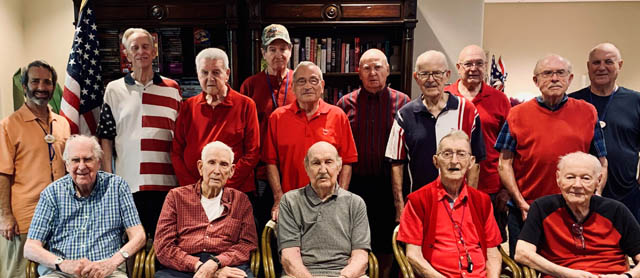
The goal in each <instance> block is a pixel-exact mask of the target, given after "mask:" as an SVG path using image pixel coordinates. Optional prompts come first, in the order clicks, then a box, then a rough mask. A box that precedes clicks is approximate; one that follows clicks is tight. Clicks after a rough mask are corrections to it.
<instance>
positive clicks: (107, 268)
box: [82, 259, 118, 278]
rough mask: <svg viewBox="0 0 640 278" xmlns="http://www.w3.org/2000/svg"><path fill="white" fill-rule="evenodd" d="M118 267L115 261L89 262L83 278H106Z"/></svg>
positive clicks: (83, 272)
mask: <svg viewBox="0 0 640 278" xmlns="http://www.w3.org/2000/svg"><path fill="white" fill-rule="evenodd" d="M117 268H118V265H117V264H116V262H114V260H112V259H108V260H104V261H100V262H89V263H88V264H86V265H85V266H84V269H82V277H86V278H104V277H107V276H109V275H111V274H112V273H113V272H114V271H115V270H116V269H117Z"/></svg>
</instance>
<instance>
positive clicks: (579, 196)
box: [516, 152, 640, 278]
mask: <svg viewBox="0 0 640 278" xmlns="http://www.w3.org/2000/svg"><path fill="white" fill-rule="evenodd" d="M601 167H602V166H601V164H600V162H599V161H598V159H597V158H595V157H594V156H593V155H589V154H586V153H583V152H574V153H570V154H567V155H565V156H563V157H561V158H560V162H559V163H558V170H557V171H556V182H557V184H558V188H559V189H560V192H561V193H562V194H555V195H550V196H545V197H542V198H539V199H537V200H535V201H534V202H533V203H532V204H531V207H530V209H529V216H528V217H527V221H526V222H525V224H524V228H523V229H522V232H521V233H520V239H519V240H518V246H517V248H516V260H518V261H519V262H521V263H523V264H526V265H529V266H531V267H532V268H535V269H537V270H539V271H541V272H542V273H545V274H546V275H543V277H552V276H553V277H592V278H598V277H621V278H628V277H631V278H633V277H640V267H639V266H638V265H637V264H636V266H635V267H634V268H633V269H631V270H629V263H628V260H627V257H626V256H629V257H631V258H633V259H634V260H635V261H636V262H637V261H639V260H640V225H638V222H636V221H635V219H634V216H633V215H632V214H631V212H630V211H629V209H627V208H626V207H625V206H624V205H623V204H622V203H620V202H618V201H615V200H612V199H609V198H603V197H600V196H594V192H595V191H596V188H597V187H598V183H599V182H600V180H601V179H602V169H601Z"/></svg>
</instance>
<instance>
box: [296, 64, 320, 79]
mask: <svg viewBox="0 0 640 278" xmlns="http://www.w3.org/2000/svg"><path fill="white" fill-rule="evenodd" d="M301 67H305V68H314V67H315V68H316V69H317V72H318V73H319V74H320V80H324V79H323V77H322V70H320V67H318V66H317V65H316V64H314V63H313V62H310V61H302V62H300V63H299V64H298V65H297V66H296V69H294V70H293V80H295V79H296V75H297V74H298V69H299V68H301Z"/></svg>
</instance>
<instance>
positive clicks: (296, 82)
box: [293, 76, 322, 86]
mask: <svg viewBox="0 0 640 278" xmlns="http://www.w3.org/2000/svg"><path fill="white" fill-rule="evenodd" d="M303 80H304V83H300V81H303ZM313 80H315V81H314V82H315V84H313V83H314V82H312V81H313ZM321 81H322V79H320V78H317V77H314V76H312V77H310V78H309V80H307V79H306V78H302V77H301V78H298V79H296V80H294V81H293V83H294V84H295V85H296V86H304V85H307V83H309V84H311V86H318V84H320V82H321Z"/></svg>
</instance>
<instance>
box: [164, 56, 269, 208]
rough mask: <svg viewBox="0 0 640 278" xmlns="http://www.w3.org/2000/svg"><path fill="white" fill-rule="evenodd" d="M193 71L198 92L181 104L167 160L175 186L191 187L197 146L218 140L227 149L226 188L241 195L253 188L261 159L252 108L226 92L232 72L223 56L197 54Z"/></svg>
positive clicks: (244, 98) (232, 92)
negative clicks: (177, 183) (231, 168)
mask: <svg viewBox="0 0 640 278" xmlns="http://www.w3.org/2000/svg"><path fill="white" fill-rule="evenodd" d="M196 70H197V72H198V80H199V81H200V86H201V87H202V93H200V94H199V95H197V96H194V97H192V98H190V99H188V100H186V101H185V102H184V103H183V105H182V107H181V108H180V114H179V115H178V120H177V121H176V129H175V137H174V139H173V148H172V149H171V160H172V161H173V167H174V169H175V171H176V175H177V176H178V180H179V181H180V185H182V186H185V185H189V184H194V183H196V182H197V181H198V179H200V176H201V175H200V174H199V167H198V166H197V164H198V160H199V159H200V153H201V151H202V148H203V147H204V146H205V145H206V144H207V143H209V142H213V141H220V142H223V143H225V144H226V145H227V146H229V147H231V149H232V150H233V153H234V157H235V160H234V161H232V163H234V164H235V165H236V166H235V174H234V175H232V176H230V177H229V182H228V183H227V185H226V186H227V187H228V188H234V189H238V190H240V191H242V192H245V193H250V194H249V196H250V197H253V192H254V191H255V190H256V186H255V182H254V168H255V167H256V164H257V163H258V160H259V159H260V157H259V156H260V150H259V148H260V130H259V127H258V116H257V113H256V104H255V103H254V102H253V100H251V99H250V98H249V97H247V96H244V95H241V94H239V93H238V92H236V91H235V90H233V89H231V86H229V84H228V83H227V81H229V75H230V74H231V70H230V69H229V57H227V53H225V52H224V51H222V50H221V49H218V48H207V49H204V50H202V51H200V53H198V55H197V56H196Z"/></svg>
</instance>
